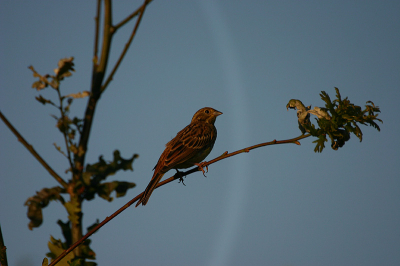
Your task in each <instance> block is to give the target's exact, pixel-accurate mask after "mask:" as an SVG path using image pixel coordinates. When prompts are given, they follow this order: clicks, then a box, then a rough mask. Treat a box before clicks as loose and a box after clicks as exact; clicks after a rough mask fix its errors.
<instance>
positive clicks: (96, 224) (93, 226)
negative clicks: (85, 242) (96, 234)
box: [86, 219, 99, 232]
mask: <svg viewBox="0 0 400 266" xmlns="http://www.w3.org/2000/svg"><path fill="white" fill-rule="evenodd" d="M98 225H99V219H97V220H96V222H95V223H94V224H92V225H91V226H88V227H87V228H86V230H87V232H90V231H92V230H93V228H95V227H96V226H98Z"/></svg>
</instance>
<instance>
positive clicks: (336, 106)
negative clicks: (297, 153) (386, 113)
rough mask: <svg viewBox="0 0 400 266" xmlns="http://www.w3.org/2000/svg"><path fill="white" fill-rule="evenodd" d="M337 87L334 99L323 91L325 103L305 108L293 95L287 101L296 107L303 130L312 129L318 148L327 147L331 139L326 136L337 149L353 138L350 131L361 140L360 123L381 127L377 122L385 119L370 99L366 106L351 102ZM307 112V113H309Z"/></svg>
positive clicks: (287, 106)
mask: <svg viewBox="0 0 400 266" xmlns="http://www.w3.org/2000/svg"><path fill="white" fill-rule="evenodd" d="M335 90H336V99H335V100H333V101H332V100H331V98H330V97H329V95H328V94H327V93H326V92H325V91H322V92H321V93H320V96H321V99H322V100H323V101H324V102H325V107H321V108H320V107H314V109H311V106H310V107H308V108H306V107H305V106H304V104H303V103H302V102H301V101H300V100H296V99H292V100H290V101H289V103H288V104H287V105H286V108H291V109H297V110H298V111H297V116H298V123H299V127H300V130H301V131H302V133H303V134H304V133H305V132H308V133H310V135H311V136H314V137H316V138H317V139H316V140H315V141H313V143H316V146H315V149H314V151H315V152H322V150H323V149H324V148H325V142H327V141H328V139H327V136H328V137H329V139H330V140H331V147H332V149H334V150H338V149H339V148H341V147H343V145H344V144H345V143H346V142H347V141H349V140H350V133H353V134H354V135H355V136H356V137H357V138H358V139H359V140H360V141H362V137H363V133H362V131H361V129H360V127H359V125H358V124H363V125H369V126H372V127H374V128H375V129H377V130H378V131H380V127H379V126H378V124H377V123H376V121H379V122H381V123H382V120H381V119H379V118H378V113H379V112H380V109H379V107H378V106H375V104H374V103H373V102H371V101H367V104H366V106H365V109H364V110H363V109H362V108H361V107H360V106H357V105H355V104H353V103H351V102H350V100H349V99H348V98H347V97H346V98H344V99H342V96H341V95H340V92H339V89H338V88H335ZM309 114H313V115H315V116H317V118H315V119H316V122H317V125H318V127H316V126H315V125H314V124H312V123H311V121H310V119H309ZM307 115H308V116H307Z"/></svg>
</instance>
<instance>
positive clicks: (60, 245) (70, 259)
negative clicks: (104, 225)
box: [46, 220, 99, 266]
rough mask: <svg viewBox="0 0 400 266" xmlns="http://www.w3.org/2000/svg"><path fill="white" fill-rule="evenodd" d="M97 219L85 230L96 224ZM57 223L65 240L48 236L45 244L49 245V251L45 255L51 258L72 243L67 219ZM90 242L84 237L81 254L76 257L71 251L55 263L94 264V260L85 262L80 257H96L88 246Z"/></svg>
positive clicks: (85, 265) (69, 264) (90, 265)
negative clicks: (48, 238) (48, 239)
mask: <svg viewBox="0 0 400 266" xmlns="http://www.w3.org/2000/svg"><path fill="white" fill-rule="evenodd" d="M98 222H99V221H98V220H97V221H96V222H95V223H94V224H93V225H91V226H89V227H88V228H87V231H90V230H91V229H92V228H93V227H94V226H96V225H97V224H98ZM57 224H58V225H59V226H60V228H61V231H62V234H63V236H64V238H65V241H64V242H63V241H61V240H60V239H55V238H54V237H53V236H50V241H49V242H48V244H47V246H48V247H49V250H50V252H48V253H47V254H46V256H47V257H49V258H51V259H55V258H57V257H58V256H59V255H60V254H61V253H63V252H64V250H66V249H68V248H69V247H70V246H71V245H72V231H71V222H70V221H68V222H66V223H64V222H63V221H61V220H58V221H57ZM90 243H91V240H90V239H86V240H85V241H84V242H83V243H82V244H81V255H80V256H79V257H76V256H75V254H74V253H73V252H71V253H69V254H68V255H67V256H65V257H64V258H63V259H62V260H61V261H60V262H59V263H58V264H57V265H65V266H72V265H82V266H96V265H97V263H95V262H92V261H91V262H87V261H85V260H82V259H90V260H95V259H96V253H95V252H94V251H93V250H92V249H91V248H90V247H89V246H90Z"/></svg>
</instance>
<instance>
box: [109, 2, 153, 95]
mask: <svg viewBox="0 0 400 266" xmlns="http://www.w3.org/2000/svg"><path fill="white" fill-rule="evenodd" d="M148 3H150V1H149V0H145V1H144V3H143V5H142V6H141V7H140V8H139V9H138V10H137V12H140V15H139V18H138V19H137V21H136V24H135V27H134V28H133V31H132V33H131V36H130V38H129V40H128V42H127V43H126V44H125V48H124V50H123V51H122V53H121V55H120V56H119V58H118V61H117V63H116V64H115V66H114V68H113V70H112V71H111V73H110V75H109V76H108V78H107V80H106V82H105V83H104V84H103V86H102V87H101V92H104V90H105V89H106V88H107V86H108V84H109V83H110V82H111V80H112V79H113V77H114V74H115V72H116V71H117V69H118V67H119V65H120V64H121V62H122V59H124V57H125V54H126V52H127V51H128V49H129V46H130V45H131V43H132V40H133V37H135V35H136V32H137V29H138V28H139V24H140V22H141V20H142V17H143V14H144V10H145V9H146V6H147V4H148ZM135 12H136V11H135ZM135 12H134V13H135ZM134 13H133V14H134ZM123 22H124V21H123ZM121 23H122V22H121ZM121 23H120V24H121ZM125 23H126V22H125ZM125 23H124V24H125ZM118 27H119V24H118V25H117V26H116V27H114V28H113V29H114V32H113V33H115V30H117V29H118Z"/></svg>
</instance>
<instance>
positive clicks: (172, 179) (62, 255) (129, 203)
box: [49, 134, 311, 266]
mask: <svg viewBox="0 0 400 266" xmlns="http://www.w3.org/2000/svg"><path fill="white" fill-rule="evenodd" d="M309 136H311V135H310V134H307V135H302V136H299V137H297V138H293V139H288V140H273V141H270V142H264V143H260V144H257V145H254V146H250V147H247V148H244V149H241V150H237V151H235V152H232V153H228V152H225V153H223V154H222V155H221V156H218V157H217V158H215V159H213V160H211V161H208V162H204V163H203V164H202V166H203V167H205V166H208V165H210V164H213V163H216V162H218V161H221V160H223V159H226V158H229V157H232V156H235V155H237V154H240V153H244V152H249V151H250V150H254V149H257V148H260V147H264V146H269V145H276V144H286V143H293V144H297V145H300V142H299V140H300V139H304V138H307V137H309ZM197 171H200V168H199V167H193V168H192V169H190V170H188V171H186V172H182V173H177V174H175V175H174V176H171V177H170V178H168V179H166V180H164V181H161V182H159V183H158V184H157V186H156V188H158V187H161V186H163V185H165V184H167V183H170V182H172V181H174V180H176V179H180V177H182V176H187V175H189V174H192V173H194V172H197ZM142 194H143V192H142V193H140V194H139V195H137V196H136V197H134V198H133V199H131V200H130V201H129V202H128V203H126V204H125V205H124V206H122V207H121V208H119V209H118V210H117V211H116V212H114V213H113V214H112V215H111V216H108V217H107V218H106V219H104V220H103V221H102V222H101V223H99V224H98V225H97V226H96V227H94V228H93V229H92V230H90V232H88V233H87V234H86V235H85V236H83V237H82V238H81V239H79V241H77V242H75V243H74V244H73V245H71V246H70V247H69V248H68V249H66V250H64V252H63V253H61V254H60V255H59V256H58V257H57V258H56V259H55V260H54V261H53V262H52V263H51V264H49V266H53V265H55V264H56V263H57V262H59V261H60V260H61V259H63V258H64V257H65V256H66V255H67V254H68V253H70V252H71V251H72V250H74V249H75V248H76V247H77V246H79V245H80V244H82V243H83V242H84V241H85V240H86V239H87V238H89V237H90V236H91V235H92V234H94V233H95V232H96V231H97V230H99V229H100V228H101V227H102V226H103V225H105V224H106V223H108V222H109V221H111V220H112V219H114V218H115V217H116V216H117V215H118V214H120V213H121V212H123V211H124V210H125V209H127V208H128V207H130V206H131V205H132V204H133V203H135V202H136V201H137V200H138V199H140V197H141V196H142Z"/></svg>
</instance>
